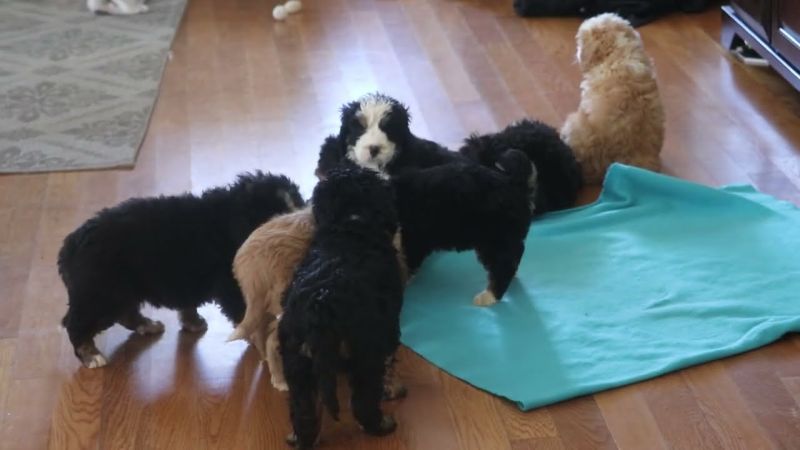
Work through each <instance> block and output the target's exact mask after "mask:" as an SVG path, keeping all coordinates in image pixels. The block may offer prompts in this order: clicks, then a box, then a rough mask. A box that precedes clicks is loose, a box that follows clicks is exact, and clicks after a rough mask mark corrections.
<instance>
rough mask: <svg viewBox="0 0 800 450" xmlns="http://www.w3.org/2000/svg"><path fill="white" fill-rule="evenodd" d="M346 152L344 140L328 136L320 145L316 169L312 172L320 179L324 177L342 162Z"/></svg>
mask: <svg viewBox="0 0 800 450" xmlns="http://www.w3.org/2000/svg"><path fill="white" fill-rule="evenodd" d="M346 154H347V148H346V146H345V145H344V141H343V140H342V139H340V138H339V137H337V136H333V135H331V136H328V137H327V138H325V142H323V143H322V147H320V150H319V159H318V160H317V170H316V171H315V172H314V174H315V175H316V176H317V178H319V179H320V180H322V179H324V178H325V177H326V176H327V174H328V172H330V171H331V170H332V169H333V168H334V167H336V166H338V165H340V164H341V163H342V161H343V160H344V159H345V155H346Z"/></svg>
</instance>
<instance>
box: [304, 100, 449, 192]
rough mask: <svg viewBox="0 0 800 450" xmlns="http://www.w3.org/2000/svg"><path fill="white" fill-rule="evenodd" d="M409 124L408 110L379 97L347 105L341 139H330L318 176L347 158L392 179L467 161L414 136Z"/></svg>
mask: <svg viewBox="0 0 800 450" xmlns="http://www.w3.org/2000/svg"><path fill="white" fill-rule="evenodd" d="M410 120H411V118H410V115H409V113H408V108H406V107H405V106H404V105H403V104H401V103H400V102H399V101H397V100H395V99H394V98H392V97H389V96H386V95H383V94H380V93H372V94H368V95H365V96H364V97H362V98H360V99H359V100H357V101H354V102H350V103H348V104H346V105H344V106H343V107H342V117H341V127H340V128H339V135H338V136H330V137H328V139H326V140H325V143H324V144H323V148H322V150H321V151H320V159H319V162H318V164H317V176H319V177H321V176H323V175H324V173H325V172H326V171H327V170H329V169H330V168H331V167H333V166H335V165H336V164H338V163H339V161H341V160H342V159H344V158H348V159H350V160H351V161H353V162H355V163H356V164H358V165H360V166H363V167H368V168H371V169H374V170H379V171H383V172H386V173H388V174H390V175H395V174H397V173H400V172H402V171H405V170H407V169H413V168H425V167H432V166H438V165H440V164H445V163H449V162H454V161H461V160H464V158H463V156H461V155H460V154H458V152H453V151H450V150H448V149H447V148H445V147H443V146H441V145H439V144H437V143H435V142H433V141H429V140H426V139H421V138H418V137H417V136H415V135H414V134H413V133H411V130H410V128H409V122H410Z"/></svg>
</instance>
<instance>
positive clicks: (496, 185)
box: [392, 149, 534, 306]
mask: <svg viewBox="0 0 800 450" xmlns="http://www.w3.org/2000/svg"><path fill="white" fill-rule="evenodd" d="M496 165H497V169H499V170H495V169H489V168H487V167H484V166H481V165H478V164H462V163H450V164H444V165H441V166H436V167H430V168H427V169H421V170H416V171H408V172H405V173H402V174H399V175H397V176H394V177H392V185H393V186H394V189H395V197H396V204H397V213H398V216H399V218H400V228H401V230H402V234H403V251H404V253H405V257H406V263H407V265H408V269H409V271H410V272H411V273H414V271H416V270H417V269H418V268H419V266H420V265H421V264H422V262H423V261H424V260H425V258H426V257H427V256H428V255H430V254H431V253H432V252H434V251H438V250H456V251H464V250H472V249H474V250H475V252H476V254H477V256H478V259H479V260H480V262H481V263H482V264H483V266H484V267H485V268H486V270H487V271H488V273H489V285H488V287H487V288H486V289H485V290H484V291H483V292H481V293H479V294H478V295H476V296H475V298H474V303H475V304H476V305H480V306H488V305H492V304H494V303H495V302H497V300H498V299H500V298H502V296H503V295H504V294H505V292H506V290H507V289H508V286H509V284H510V283H511V280H512V279H513V278H514V275H515V274H516V272H517V267H518V266H519V262H520V259H521V258H522V254H523V252H524V250H525V243H524V241H525V237H526V236H527V234H528V228H529V227H530V223H531V220H530V218H531V208H530V203H529V188H528V180H529V178H530V177H531V176H534V175H533V170H534V168H533V166H532V165H531V163H530V161H529V160H528V158H527V157H526V156H525V154H524V153H522V152H521V151H519V150H513V149H512V150H508V151H506V152H505V153H503V154H502V155H501V156H500V157H499V158H498V160H497V162H496Z"/></svg>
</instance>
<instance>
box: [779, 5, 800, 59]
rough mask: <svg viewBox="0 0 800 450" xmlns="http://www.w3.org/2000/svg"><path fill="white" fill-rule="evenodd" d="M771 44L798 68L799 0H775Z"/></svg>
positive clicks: (799, 41) (799, 40)
mask: <svg viewBox="0 0 800 450" xmlns="http://www.w3.org/2000/svg"><path fill="white" fill-rule="evenodd" d="M774 21H775V26H774V27H773V29H772V45H773V47H775V50H777V51H778V53H779V54H780V55H781V56H783V57H784V58H786V59H787V60H788V61H789V62H790V63H793V65H794V66H795V68H798V69H800V0H775V15H774Z"/></svg>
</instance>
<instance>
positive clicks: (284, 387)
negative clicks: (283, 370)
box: [270, 376, 289, 392]
mask: <svg viewBox="0 0 800 450" xmlns="http://www.w3.org/2000/svg"><path fill="white" fill-rule="evenodd" d="M270 382H272V387H274V388H275V389H277V390H279V391H281V392H287V391H288V390H289V385H288V384H286V380H284V379H282V378H278V377H276V376H271V377H270Z"/></svg>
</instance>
